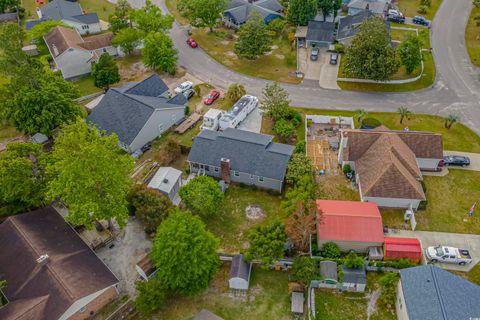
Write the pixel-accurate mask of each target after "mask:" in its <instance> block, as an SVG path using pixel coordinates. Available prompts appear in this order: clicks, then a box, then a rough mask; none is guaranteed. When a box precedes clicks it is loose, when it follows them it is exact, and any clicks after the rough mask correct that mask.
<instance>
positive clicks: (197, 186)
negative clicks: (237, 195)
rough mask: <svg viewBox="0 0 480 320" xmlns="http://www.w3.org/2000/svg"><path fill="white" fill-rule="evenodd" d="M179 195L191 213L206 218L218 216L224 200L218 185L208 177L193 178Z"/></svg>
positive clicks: (181, 189)
mask: <svg viewBox="0 0 480 320" xmlns="http://www.w3.org/2000/svg"><path fill="white" fill-rule="evenodd" d="M179 194H180V198H181V199H182V201H183V202H184V203H185V206H186V207H187V208H188V209H189V210H190V211H192V212H193V213H195V214H199V215H201V216H204V217H207V216H211V215H214V214H216V213H217V212H218V211H219V210H220V208H221V207H222V205H223V200H224V195H223V192H222V191H221V190H220V187H219V186H218V183H217V182H216V181H215V179H213V178H211V177H207V176H200V177H195V178H193V179H192V180H190V181H189V182H188V183H187V184H186V185H185V186H183V187H181V188H180V191H179Z"/></svg>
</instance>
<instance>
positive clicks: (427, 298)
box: [397, 265, 480, 320]
mask: <svg viewBox="0 0 480 320" xmlns="http://www.w3.org/2000/svg"><path fill="white" fill-rule="evenodd" d="M479 299H480V286H478V285H476V284H473V283H471V282H470V281H467V280H465V279H463V278H461V277H459V276H456V275H454V274H452V273H450V272H448V271H446V270H443V269H441V268H438V267H435V266H433V265H424V266H419V267H413V268H407V269H402V270H400V283H399V288H398V297H397V316H398V318H399V319H410V320H457V319H474V318H478V317H479V315H480V300H479Z"/></svg>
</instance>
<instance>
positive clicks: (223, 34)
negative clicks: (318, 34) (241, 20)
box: [192, 28, 300, 83]
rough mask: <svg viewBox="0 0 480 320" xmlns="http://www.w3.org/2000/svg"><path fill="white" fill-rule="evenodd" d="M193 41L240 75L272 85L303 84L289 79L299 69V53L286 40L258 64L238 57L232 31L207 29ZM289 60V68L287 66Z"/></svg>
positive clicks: (277, 41)
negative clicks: (261, 79) (275, 82)
mask: <svg viewBox="0 0 480 320" xmlns="http://www.w3.org/2000/svg"><path fill="white" fill-rule="evenodd" d="M192 37H193V38H194V39H195V40H197V42H198V44H199V45H200V47H201V48H202V49H203V50H205V51H206V52H207V53H208V54H209V55H210V56H211V57H212V58H214V59H215V60H217V61H218V62H219V63H221V64H223V65H225V66H227V67H229V68H231V69H233V70H235V71H237V72H240V73H243V74H246V75H249V76H252V77H259V78H263V79H267V80H273V81H280V82H288V83H299V82H300V79H298V78H294V77H290V76H289V73H290V72H294V71H295V69H296V58H295V56H296V51H295V48H294V47H293V46H292V44H291V43H290V42H289V41H288V39H285V38H284V37H282V38H275V39H274V41H273V45H274V46H276V49H273V50H272V52H271V53H270V54H266V55H263V56H261V57H259V58H258V59H256V60H247V59H240V58H238V57H237V55H236V54H235V53H234V44H235V34H234V31H233V30H231V29H227V28H219V29H217V30H216V31H215V32H213V33H212V32H208V31H207V30H206V29H194V30H193V31H192ZM289 59H290V60H291V63H290V64H288V63H287V61H288V60H289Z"/></svg>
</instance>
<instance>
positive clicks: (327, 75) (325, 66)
mask: <svg viewBox="0 0 480 320" xmlns="http://www.w3.org/2000/svg"><path fill="white" fill-rule="evenodd" d="M321 58H322V59H323V63H322V69H321V70H320V81H319V85H320V87H321V88H324V89H334V90H340V87H339V86H338V84H337V76H338V68H339V67H340V56H339V57H338V62H337V64H336V65H331V64H330V53H328V52H325V53H324V54H323V55H322V57H321Z"/></svg>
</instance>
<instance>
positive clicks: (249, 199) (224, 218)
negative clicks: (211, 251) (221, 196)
mask: <svg viewBox="0 0 480 320" xmlns="http://www.w3.org/2000/svg"><path fill="white" fill-rule="evenodd" d="M280 202H281V197H280V196H279V195H274V194H270V193H268V192H267V191H264V190H260V189H258V190H255V189H253V188H250V187H242V186H239V185H231V186H230V187H229V188H228V190H227V192H226V193H225V203H224V205H223V207H222V209H221V211H220V212H219V213H218V214H217V215H215V216H213V217H210V218H206V219H203V220H204V222H205V224H206V225H207V228H208V229H209V230H210V231H211V232H213V233H214V234H215V235H216V236H217V237H218V238H219V239H220V249H219V250H220V251H222V252H228V253H238V252H239V251H240V249H242V247H243V246H244V245H245V244H246V241H247V232H248V230H250V229H251V228H253V227H254V226H256V225H258V224H263V223H270V222H272V221H277V220H283V219H284V218H286V215H285V214H284V213H283V211H282V209H281V207H280ZM253 204H255V205H258V206H260V207H261V208H262V210H263V212H264V213H265V215H266V217H265V218H264V219H263V220H258V221H252V220H248V219H247V218H246V216H245V209H246V207H247V206H248V205H253Z"/></svg>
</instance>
